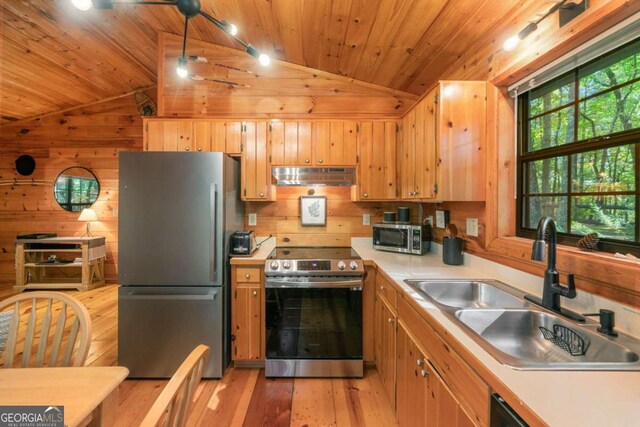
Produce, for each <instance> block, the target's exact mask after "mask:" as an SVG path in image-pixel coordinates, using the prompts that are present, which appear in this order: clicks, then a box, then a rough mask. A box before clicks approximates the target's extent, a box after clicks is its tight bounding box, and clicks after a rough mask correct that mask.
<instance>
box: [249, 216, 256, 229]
mask: <svg viewBox="0 0 640 427" xmlns="http://www.w3.org/2000/svg"><path fill="white" fill-rule="evenodd" d="M256 225H258V214H254V213H252V214H249V227H255V226H256Z"/></svg>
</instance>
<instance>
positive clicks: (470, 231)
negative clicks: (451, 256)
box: [467, 218, 478, 237]
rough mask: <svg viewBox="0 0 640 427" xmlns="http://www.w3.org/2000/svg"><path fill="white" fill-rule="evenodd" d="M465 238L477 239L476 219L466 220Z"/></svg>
mask: <svg viewBox="0 0 640 427" xmlns="http://www.w3.org/2000/svg"><path fill="white" fill-rule="evenodd" d="M467 236H471V237H478V218H467Z"/></svg>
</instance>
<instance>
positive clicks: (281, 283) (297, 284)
mask: <svg viewBox="0 0 640 427" xmlns="http://www.w3.org/2000/svg"><path fill="white" fill-rule="evenodd" d="M265 287H266V288H271V289H284V288H294V289H317V288H325V289H328V288H357V289H354V290H359V291H361V290H362V279H354V280H327V281H317V282H306V281H295V280H274V279H267V282H266V284H265Z"/></svg>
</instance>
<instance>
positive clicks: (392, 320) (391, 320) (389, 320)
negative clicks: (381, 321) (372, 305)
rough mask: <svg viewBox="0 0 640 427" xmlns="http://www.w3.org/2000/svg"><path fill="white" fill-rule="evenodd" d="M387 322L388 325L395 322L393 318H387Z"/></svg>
mask: <svg viewBox="0 0 640 427" xmlns="http://www.w3.org/2000/svg"><path fill="white" fill-rule="evenodd" d="M387 322H389V323H393V322H395V320H394V319H393V317H389V318H388V319H387Z"/></svg>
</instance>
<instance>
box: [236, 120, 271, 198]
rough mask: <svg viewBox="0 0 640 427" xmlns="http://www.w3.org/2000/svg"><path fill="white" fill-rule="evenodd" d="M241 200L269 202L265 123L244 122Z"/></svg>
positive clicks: (269, 164) (269, 166) (268, 166)
mask: <svg viewBox="0 0 640 427" xmlns="http://www.w3.org/2000/svg"><path fill="white" fill-rule="evenodd" d="M241 181H242V200H256V201H260V200H262V201H267V200H271V163H270V161H269V153H268V150H267V123H266V122H246V123H244V124H243V132H242V177H241Z"/></svg>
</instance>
